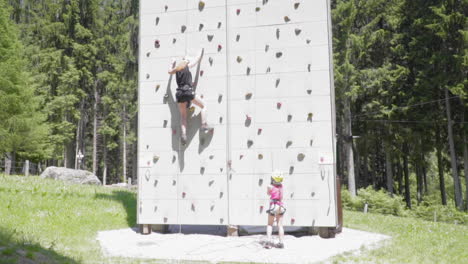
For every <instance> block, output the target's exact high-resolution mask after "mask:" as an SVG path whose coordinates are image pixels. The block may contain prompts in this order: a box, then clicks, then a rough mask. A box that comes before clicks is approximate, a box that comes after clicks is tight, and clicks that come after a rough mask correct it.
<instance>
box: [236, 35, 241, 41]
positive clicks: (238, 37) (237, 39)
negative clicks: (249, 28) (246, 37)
mask: <svg viewBox="0 0 468 264" xmlns="http://www.w3.org/2000/svg"><path fill="white" fill-rule="evenodd" d="M239 40H240V35H239V34H237V36H236V41H237V42H239Z"/></svg>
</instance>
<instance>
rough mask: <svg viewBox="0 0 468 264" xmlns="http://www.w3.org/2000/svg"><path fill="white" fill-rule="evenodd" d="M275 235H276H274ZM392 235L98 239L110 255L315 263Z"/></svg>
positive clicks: (132, 233) (103, 235)
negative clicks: (269, 240)
mask: <svg viewBox="0 0 468 264" xmlns="http://www.w3.org/2000/svg"><path fill="white" fill-rule="evenodd" d="M274 237H275V239H276V237H277V236H274ZM389 238H390V237H389V236H386V235H382V234H376V233H369V232H364V231H358V230H353V229H347V228H343V232H342V233H340V234H338V235H337V236H336V238H333V239H322V238H320V237H319V236H302V237H294V236H290V235H287V236H286V237H285V241H284V245H285V247H284V249H276V248H273V249H265V248H263V246H262V244H261V243H262V242H263V241H265V240H266V236H265V235H252V236H241V237H222V236H215V235H206V234H203V235H201V234H160V233H152V234H149V235H141V234H139V233H137V230H135V229H130V228H128V229H120V230H110V231H101V232H99V233H98V235H97V240H98V241H99V242H100V244H101V248H102V250H103V253H104V254H105V256H107V257H128V258H141V259H161V260H163V259H165V260H177V261H181V260H187V261H207V262H211V263H216V262H221V261H229V262H249V263H252V262H260V263H314V262H319V261H325V260H327V259H328V258H330V257H332V256H335V255H338V254H341V253H344V252H349V251H358V250H359V249H361V248H362V247H372V248H374V247H376V246H378V244H377V243H378V242H381V241H382V240H386V239H389Z"/></svg>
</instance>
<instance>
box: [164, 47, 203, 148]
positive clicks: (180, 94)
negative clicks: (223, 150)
mask: <svg viewBox="0 0 468 264" xmlns="http://www.w3.org/2000/svg"><path fill="white" fill-rule="evenodd" d="M203 53H204V49H202V50H201V51H200V54H199V55H198V56H197V57H196V58H189V57H187V56H185V57H183V58H182V60H181V61H180V62H179V63H177V61H176V60H175V59H173V61H172V63H171V65H170V67H169V71H168V72H169V74H174V73H175V75H176V82H177V86H178V87H177V92H176V100H177V105H178V107H179V113H180V118H181V141H182V144H183V145H185V144H187V109H188V108H190V105H191V103H193V104H194V105H196V106H198V107H200V108H201V112H200V115H201V128H202V130H203V131H204V132H207V131H209V130H211V129H212V128H211V127H209V126H208V123H207V120H206V106H205V104H204V103H203V102H202V100H201V99H200V98H198V97H197V96H196V95H195V90H194V83H193V82H192V73H191V72H190V70H189V68H193V67H195V66H197V65H198V64H199V63H200V61H201V59H202V57H203ZM197 74H198V73H197ZM195 85H196V84H195Z"/></svg>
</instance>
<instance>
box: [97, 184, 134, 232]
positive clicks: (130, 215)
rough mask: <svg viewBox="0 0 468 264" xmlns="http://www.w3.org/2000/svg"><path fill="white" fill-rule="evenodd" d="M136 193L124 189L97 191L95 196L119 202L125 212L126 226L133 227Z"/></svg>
mask: <svg viewBox="0 0 468 264" xmlns="http://www.w3.org/2000/svg"><path fill="white" fill-rule="evenodd" d="M136 195H137V194H136V193H134V192H130V191H125V190H113V191H112V193H111V194H107V193H97V194H96V198H98V199H109V200H114V201H117V202H120V203H121V204H122V206H123V208H125V211H126V213H127V223H128V226H130V227H133V226H135V225H136V206H137V197H136Z"/></svg>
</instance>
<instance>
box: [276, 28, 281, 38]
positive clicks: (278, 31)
mask: <svg viewBox="0 0 468 264" xmlns="http://www.w3.org/2000/svg"><path fill="white" fill-rule="evenodd" d="M279 38H280V29H279V28H277V29H276V39H279Z"/></svg>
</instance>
